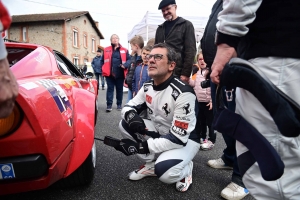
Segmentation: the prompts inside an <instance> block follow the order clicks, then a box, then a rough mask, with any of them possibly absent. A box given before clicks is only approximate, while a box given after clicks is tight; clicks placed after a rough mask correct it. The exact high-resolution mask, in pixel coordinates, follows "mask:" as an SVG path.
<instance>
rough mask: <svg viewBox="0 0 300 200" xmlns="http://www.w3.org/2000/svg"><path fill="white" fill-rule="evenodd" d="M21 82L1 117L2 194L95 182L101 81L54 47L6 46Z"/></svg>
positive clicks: (7, 44)
mask: <svg viewBox="0 0 300 200" xmlns="http://www.w3.org/2000/svg"><path fill="white" fill-rule="evenodd" d="M6 47H7V51H8V60H9V64H10V68H11V70H12V71H13V73H14V75H15V76H16V78H17V81H18V84H19V96H18V97H17V100H16V106H15V108H14V111H13V113H12V114H11V115H10V116H9V117H7V118H2V119H0V194H1V195H3V194H10V193H17V192H24V191H29V190H37V189H43V188H46V187H48V186H50V185H51V184H53V183H55V182H57V181H59V182H58V183H57V184H58V185H61V186H77V185H85V184H89V183H90V182H91V181H92V180H93V176H94V169H95V164H96V147H95V143H94V127H95V123H96V119H97V92H98V88H97V81H96V80H95V79H88V78H86V77H85V76H83V74H82V73H80V72H79V70H78V69H77V67H76V66H74V65H73V64H72V63H71V62H70V61H69V60H68V59H67V58H66V57H65V56H64V55H62V54H61V53H59V52H57V51H55V50H52V49H50V48H48V47H44V46H40V45H34V44H21V43H6Z"/></svg>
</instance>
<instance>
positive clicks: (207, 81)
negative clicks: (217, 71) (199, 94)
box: [200, 67, 211, 88]
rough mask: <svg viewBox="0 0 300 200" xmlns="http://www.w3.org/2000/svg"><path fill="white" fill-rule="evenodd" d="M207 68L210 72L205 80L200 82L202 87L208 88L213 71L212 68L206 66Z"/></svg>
mask: <svg viewBox="0 0 300 200" xmlns="http://www.w3.org/2000/svg"><path fill="white" fill-rule="evenodd" d="M205 69H206V70H208V73H207V74H206V77H205V81H202V82H201V83H200V85H201V87H202V88H208V87H210V73H211V70H210V68H208V67H207V68H205Z"/></svg>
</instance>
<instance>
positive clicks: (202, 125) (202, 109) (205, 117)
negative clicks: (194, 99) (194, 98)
mask: <svg viewBox="0 0 300 200" xmlns="http://www.w3.org/2000/svg"><path fill="white" fill-rule="evenodd" d="M208 103H209V102H198V116H197V123H196V128H195V129H196V131H197V133H200V138H202V139H203V140H204V139H206V132H207V127H208V140H210V141H211V142H212V143H215V142H216V134H215V132H214V129H213V127H212V121H213V118H214V114H213V110H209V106H206V105H207V104H208Z"/></svg>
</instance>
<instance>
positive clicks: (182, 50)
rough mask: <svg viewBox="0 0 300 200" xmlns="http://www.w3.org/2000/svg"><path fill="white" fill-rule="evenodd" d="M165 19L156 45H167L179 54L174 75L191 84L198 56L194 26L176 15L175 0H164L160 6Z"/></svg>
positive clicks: (160, 27)
mask: <svg viewBox="0 0 300 200" xmlns="http://www.w3.org/2000/svg"><path fill="white" fill-rule="evenodd" d="M158 10H161V12H162V15H163V17H164V19H165V20H166V21H165V22H164V23H163V24H161V25H159V26H158V28H157V30H156V34H155V44H157V43H166V44H167V45H169V46H170V47H172V48H173V49H175V51H176V53H177V54H178V59H177V61H176V67H175V70H174V75H176V76H178V77H180V80H182V81H185V82H187V83H188V82H189V77H190V75H191V73H192V66H193V64H194V58H195V55H196V39H195V30H194V26H193V24H192V23H191V22H190V21H188V20H186V19H184V18H182V17H179V16H177V15H176V10H177V5H176V2H175V0H162V1H161V2H160V4H159V6H158Z"/></svg>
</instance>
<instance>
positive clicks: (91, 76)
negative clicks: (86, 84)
mask: <svg viewBox="0 0 300 200" xmlns="http://www.w3.org/2000/svg"><path fill="white" fill-rule="evenodd" d="M85 77H86V78H88V79H91V78H93V77H94V73H93V72H87V73H86V74H85Z"/></svg>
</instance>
